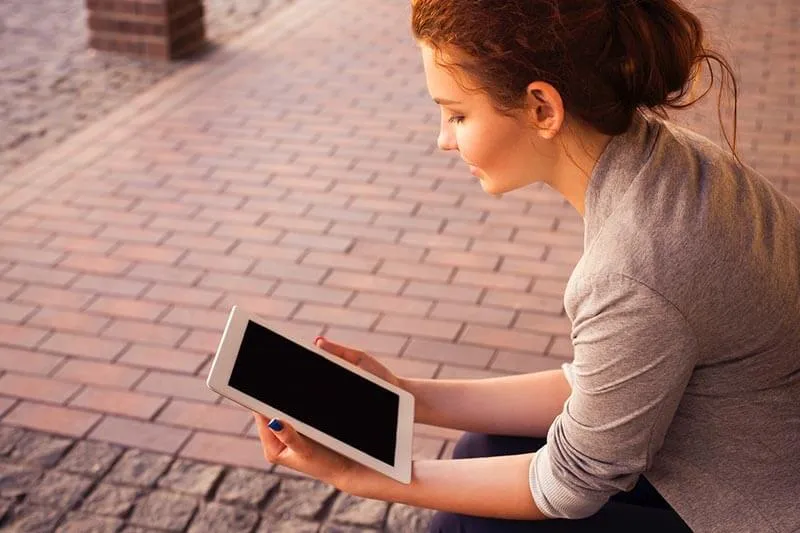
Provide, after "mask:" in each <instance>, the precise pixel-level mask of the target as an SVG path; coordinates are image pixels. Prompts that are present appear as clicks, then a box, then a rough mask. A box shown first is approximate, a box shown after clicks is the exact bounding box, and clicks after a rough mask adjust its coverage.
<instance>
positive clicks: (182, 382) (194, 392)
mask: <svg viewBox="0 0 800 533" xmlns="http://www.w3.org/2000/svg"><path fill="white" fill-rule="evenodd" d="M136 390H138V391H141V392H152V393H155V394H159V395H162V396H174V397H178V398H186V399H189V400H199V401H203V402H207V403H214V402H215V401H216V400H217V398H218V396H217V394H216V393H215V392H212V391H211V390H210V389H209V388H208V387H206V384H205V382H204V381H203V380H202V379H201V378H198V377H194V376H186V375H181V374H173V373H170V372H159V371H155V370H154V371H150V372H149V373H148V374H147V376H146V377H145V378H144V379H143V380H142V381H140V382H139V383H138V384H137V385H136Z"/></svg>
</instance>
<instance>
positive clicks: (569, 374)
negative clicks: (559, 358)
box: [561, 363, 575, 387]
mask: <svg viewBox="0 0 800 533" xmlns="http://www.w3.org/2000/svg"><path fill="white" fill-rule="evenodd" d="M561 370H563V371H564V377H565V378H567V383H569V386H570V387H572V386H573V384H572V382H573V380H574V379H575V373H574V371H573V369H572V363H564V364H563V365H561Z"/></svg>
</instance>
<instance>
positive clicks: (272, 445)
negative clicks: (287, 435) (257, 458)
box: [253, 413, 286, 463]
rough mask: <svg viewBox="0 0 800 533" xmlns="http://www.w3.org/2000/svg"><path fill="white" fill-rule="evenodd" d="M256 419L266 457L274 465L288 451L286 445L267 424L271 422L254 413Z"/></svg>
mask: <svg viewBox="0 0 800 533" xmlns="http://www.w3.org/2000/svg"><path fill="white" fill-rule="evenodd" d="M253 417H254V418H255V419H256V428H257V429H258V437H259V438H260V439H261V447H262V448H263V449H264V457H266V459H267V461H269V462H270V463H274V462H275V461H276V460H277V458H278V455H280V453H281V452H282V451H283V450H285V449H286V445H285V444H284V443H283V442H281V440H280V439H279V438H278V437H277V436H276V435H275V433H273V432H272V431H271V430H270V429H269V427H267V424H268V423H269V421H268V420H267V419H266V418H264V417H263V416H261V415H260V414H258V413H253Z"/></svg>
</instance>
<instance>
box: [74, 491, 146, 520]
mask: <svg viewBox="0 0 800 533" xmlns="http://www.w3.org/2000/svg"><path fill="white" fill-rule="evenodd" d="M140 494H141V490H140V489H136V488H132V487H121V486H118V485H112V484H110V483H101V484H100V485H98V486H97V487H96V488H95V489H94V491H93V492H92V493H91V494H90V495H89V496H88V497H87V498H86V500H85V501H84V502H83V505H81V509H82V510H84V511H86V512H88V513H92V514H99V515H107V516H124V515H126V514H128V511H130V510H131V507H133V505H134V503H135V502H136V500H137V499H138V498H139V495H140Z"/></svg>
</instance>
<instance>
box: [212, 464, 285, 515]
mask: <svg viewBox="0 0 800 533" xmlns="http://www.w3.org/2000/svg"><path fill="white" fill-rule="evenodd" d="M280 479H281V478H280V477H278V476H274V475H271V474H265V473H263V472H257V471H255V470H247V469H244V468H235V469H232V470H230V471H229V472H228V473H227V474H226V475H225V478H224V479H223V480H222V483H220V485H219V488H217V494H216V499H217V500H219V501H221V502H224V503H230V504H235V505H245V506H248V507H258V506H259V505H260V504H261V503H263V502H264V500H265V499H266V498H267V496H268V495H269V494H270V493H271V492H272V491H273V490H274V489H275V488H276V487H277V486H278V483H279V482H280Z"/></svg>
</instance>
